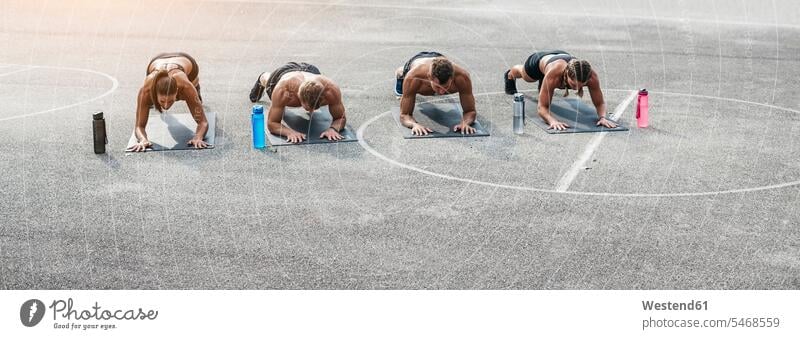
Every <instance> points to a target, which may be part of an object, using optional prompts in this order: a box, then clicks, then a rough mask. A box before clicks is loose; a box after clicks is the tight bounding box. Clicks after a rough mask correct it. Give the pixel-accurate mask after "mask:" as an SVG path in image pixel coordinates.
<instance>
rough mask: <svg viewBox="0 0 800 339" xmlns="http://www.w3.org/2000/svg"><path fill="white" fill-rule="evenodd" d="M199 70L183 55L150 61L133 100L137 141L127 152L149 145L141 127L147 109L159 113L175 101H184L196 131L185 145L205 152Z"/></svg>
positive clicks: (143, 123)
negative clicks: (152, 109) (134, 100)
mask: <svg viewBox="0 0 800 339" xmlns="http://www.w3.org/2000/svg"><path fill="white" fill-rule="evenodd" d="M199 71H200V70H199V69H198V67H197V62H196V61H195V60H194V58H192V56H190V55H189V54H186V53H162V54H159V55H157V56H156V57H154V58H153V59H151V60H150V63H149V64H148V65H147V73H146V74H147V76H146V77H145V78H144V84H143V85H142V88H141V89H139V96H138V97H137V99H136V127H135V129H134V134H135V135H136V139H137V140H138V141H139V142H138V143H137V144H136V145H134V146H133V147H132V148H131V149H130V150H131V151H134V152H144V151H145V150H146V149H147V148H148V147H151V146H152V145H153V144H152V143H150V141H149V140H148V139H147V133H146V132H145V126H147V119H148V117H149V115H150V107H155V108H156V109H157V110H158V111H159V112H161V113H163V112H164V110H168V109H170V107H172V104H174V103H175V101H178V100H183V101H186V105H187V106H189V111H190V112H191V114H192V117H193V118H194V120H195V121H196V122H197V130H196V131H195V135H194V137H193V138H192V139H191V140H189V142H188V144H189V145H191V146H194V147H195V148H206V147H208V146H209V145H208V144H207V143H206V142H205V141H203V138H205V136H206V132H207V131H208V121H207V120H206V114H205V112H204V111H203V102H202V98H201V97H200V82H199V79H198V77H197V76H198V73H199Z"/></svg>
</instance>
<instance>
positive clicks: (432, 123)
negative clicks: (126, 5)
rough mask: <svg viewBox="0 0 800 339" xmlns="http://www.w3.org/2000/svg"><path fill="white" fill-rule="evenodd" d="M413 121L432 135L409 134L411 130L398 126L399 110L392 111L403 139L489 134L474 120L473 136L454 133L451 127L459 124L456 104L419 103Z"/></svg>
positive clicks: (466, 135) (458, 112) (483, 135)
mask: <svg viewBox="0 0 800 339" xmlns="http://www.w3.org/2000/svg"><path fill="white" fill-rule="evenodd" d="M413 114H414V119H416V120H417V122H419V123H420V124H422V125H423V126H425V127H428V128H430V129H432V130H433V133H429V134H428V135H424V136H420V135H413V134H411V129H410V128H407V127H405V126H403V125H402V124H400V108H399V107H395V108H393V109H392V117H393V118H394V121H395V122H397V126H399V127H400V131H401V132H402V133H403V138H406V139H425V138H463V137H487V136H489V132H487V131H486V129H485V128H484V127H483V125H481V123H480V122H479V121H478V120H477V119H476V120H475V122H474V123H472V127H473V128H475V130H476V131H475V133H474V134H461V132H460V131H459V132H454V131H453V126H456V125H458V124H459V123H461V117H462V111H461V105H460V104H457V103H429V102H426V103H421V104H418V105H417V106H416V107H414V113H413Z"/></svg>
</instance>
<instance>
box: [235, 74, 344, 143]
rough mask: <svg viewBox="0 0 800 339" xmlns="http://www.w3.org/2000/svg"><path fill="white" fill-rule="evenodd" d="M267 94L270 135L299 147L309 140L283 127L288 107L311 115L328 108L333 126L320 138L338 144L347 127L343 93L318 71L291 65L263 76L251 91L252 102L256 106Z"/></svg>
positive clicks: (301, 134) (287, 127)
mask: <svg viewBox="0 0 800 339" xmlns="http://www.w3.org/2000/svg"><path fill="white" fill-rule="evenodd" d="M264 93H267V97H269V99H270V101H271V102H272V103H271V105H270V107H269V112H267V130H268V131H269V133H272V134H275V135H279V136H283V137H286V139H287V140H288V141H289V142H291V143H300V142H303V140H306V138H307V137H308V136H306V135H305V133H302V132H299V131H295V130H293V129H291V128H289V126H286V125H284V124H283V123H282V121H283V114H284V111H285V109H286V107H303V109H304V110H306V112H308V114H311V112H313V111H315V110H317V109H319V108H320V107H322V106H328V110H329V111H330V113H331V117H332V118H333V120H332V121H331V126H330V127H329V128H328V129H326V130H325V131H324V132H322V134H320V135H319V138H320V139H328V140H331V141H339V140H342V139H344V137H343V136H342V135H341V134H339V132H341V131H342V129H344V127H345V123H346V122H347V119H346V118H345V108H344V104H343V103H342V92H341V90H340V89H339V86H338V85H336V83H334V82H333V80H331V79H330V78H328V77H326V76H324V75H322V73H321V72H320V71H319V69H318V68H317V67H316V66H314V65H310V64H307V63H304V62H301V63H297V62H289V63H287V64H285V65H283V66H280V67H278V69H276V70H275V71H273V72H272V73H266V72H265V73H261V75H259V76H258V79H256V82H255V84H254V85H253V88H252V89H251V90H250V101H251V102H257V101H259V100H260V99H261V97H262V96H263V95H264Z"/></svg>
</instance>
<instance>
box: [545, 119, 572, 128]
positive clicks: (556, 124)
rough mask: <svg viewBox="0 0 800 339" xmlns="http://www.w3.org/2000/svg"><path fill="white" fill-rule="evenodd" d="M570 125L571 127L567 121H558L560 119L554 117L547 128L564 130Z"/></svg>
mask: <svg viewBox="0 0 800 339" xmlns="http://www.w3.org/2000/svg"><path fill="white" fill-rule="evenodd" d="M568 127H569V125H567V124H566V123H563V122H561V121H558V120H555V119H554V120H553V121H552V122H551V123H550V127H548V128H547V129H554V130H556V131H563V130H566V129H567V128H568Z"/></svg>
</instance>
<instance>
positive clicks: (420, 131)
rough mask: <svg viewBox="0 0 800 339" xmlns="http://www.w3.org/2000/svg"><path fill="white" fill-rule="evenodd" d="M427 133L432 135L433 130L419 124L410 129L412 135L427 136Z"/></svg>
mask: <svg viewBox="0 0 800 339" xmlns="http://www.w3.org/2000/svg"><path fill="white" fill-rule="evenodd" d="M428 133H433V130H432V129H430V128H427V127H425V126H422V125H420V124H414V127H411V134H413V135H428Z"/></svg>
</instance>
